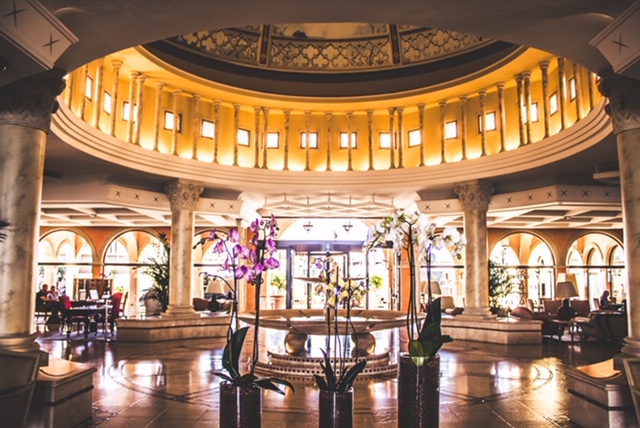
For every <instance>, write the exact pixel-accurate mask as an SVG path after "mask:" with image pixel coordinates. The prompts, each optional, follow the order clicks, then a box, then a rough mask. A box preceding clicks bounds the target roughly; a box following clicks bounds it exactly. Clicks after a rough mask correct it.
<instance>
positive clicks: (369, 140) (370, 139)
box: [367, 110, 373, 171]
mask: <svg viewBox="0 0 640 428" xmlns="http://www.w3.org/2000/svg"><path fill="white" fill-rule="evenodd" d="M367 143H369V144H368V145H369V171H373V110H367Z"/></svg>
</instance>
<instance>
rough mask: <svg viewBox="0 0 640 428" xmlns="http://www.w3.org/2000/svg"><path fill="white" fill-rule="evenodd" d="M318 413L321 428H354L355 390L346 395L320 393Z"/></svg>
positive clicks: (345, 393)
mask: <svg viewBox="0 0 640 428" xmlns="http://www.w3.org/2000/svg"><path fill="white" fill-rule="evenodd" d="M318 411H319V412H320V418H319V425H318V426H319V427H320V428H351V427H352V426H353V390H349V391H347V392H344V393H338V392H330V391H322V390H321V391H320V396H319V406H318Z"/></svg>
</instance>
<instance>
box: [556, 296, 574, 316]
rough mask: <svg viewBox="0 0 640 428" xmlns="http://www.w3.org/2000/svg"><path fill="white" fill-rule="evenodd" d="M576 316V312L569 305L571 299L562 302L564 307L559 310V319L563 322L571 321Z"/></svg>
mask: <svg viewBox="0 0 640 428" xmlns="http://www.w3.org/2000/svg"><path fill="white" fill-rule="evenodd" d="M575 316H576V311H574V310H573V308H572V307H571V306H570V305H569V299H566V298H565V299H563V300H562V306H560V307H559V308H558V319H559V320H562V321H569V320H570V319H572V318H574V317H575Z"/></svg>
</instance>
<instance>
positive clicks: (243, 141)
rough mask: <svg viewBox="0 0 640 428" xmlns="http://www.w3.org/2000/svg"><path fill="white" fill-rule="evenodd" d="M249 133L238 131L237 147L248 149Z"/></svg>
mask: <svg viewBox="0 0 640 428" xmlns="http://www.w3.org/2000/svg"><path fill="white" fill-rule="evenodd" d="M250 136H251V133H250V132H249V131H248V130H246V129H238V145H239V146H247V147H249V137H250Z"/></svg>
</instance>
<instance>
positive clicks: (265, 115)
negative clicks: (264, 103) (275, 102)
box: [262, 107, 269, 168]
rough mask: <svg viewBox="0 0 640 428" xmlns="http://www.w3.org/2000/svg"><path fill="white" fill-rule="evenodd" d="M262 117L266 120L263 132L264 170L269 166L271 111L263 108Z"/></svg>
mask: <svg viewBox="0 0 640 428" xmlns="http://www.w3.org/2000/svg"><path fill="white" fill-rule="evenodd" d="M262 117H263V119H264V123H263V128H262V129H263V131H262V168H268V165H267V149H268V147H267V136H268V135H269V109H268V108H266V107H263V108H262Z"/></svg>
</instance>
